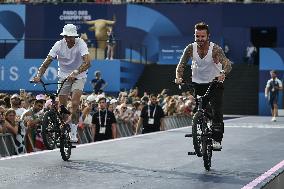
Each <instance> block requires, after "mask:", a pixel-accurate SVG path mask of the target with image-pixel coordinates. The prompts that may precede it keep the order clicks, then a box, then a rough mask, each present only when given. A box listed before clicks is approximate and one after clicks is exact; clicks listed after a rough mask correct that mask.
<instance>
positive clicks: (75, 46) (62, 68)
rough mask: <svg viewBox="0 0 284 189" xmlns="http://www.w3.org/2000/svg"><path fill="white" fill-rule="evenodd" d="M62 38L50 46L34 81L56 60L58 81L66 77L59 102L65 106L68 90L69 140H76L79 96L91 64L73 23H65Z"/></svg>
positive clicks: (37, 80)
mask: <svg viewBox="0 0 284 189" xmlns="http://www.w3.org/2000/svg"><path fill="white" fill-rule="evenodd" d="M60 35H61V36H63V39H61V40H59V41H57V42H56V43H55V44H54V46H53V47H52V48H51V50H50V52H49V54H48V56H47V58H46V59H45V60H44V61H43V63H42V65H41V66H40V68H39V69H38V73H37V75H36V77H34V78H33V81H34V82H40V78H41V77H42V75H43V74H44V72H45V71H46V69H47V68H48V66H49V65H50V63H51V62H52V61H53V59H55V58H57V60H58V67H59V68H58V77H59V82H60V81H63V80H64V79H66V78H67V82H65V84H64V85H63V87H62V89H61V91H60V93H59V102H60V104H61V105H64V106H65V107H66V105H67V100H68V96H69V94H70V92H71V93H72V97H71V102H72V108H71V118H70V120H71V122H72V123H71V124H70V126H71V141H73V142H76V141H78V139H77V126H78V122H79V103H80V97H81V95H82V91H83V88H84V85H85V82H86V78H87V70H88V68H89V67H90V66H91V63H90V58H89V51H88V47H87V44H86V43H85V42H84V40H83V39H81V38H79V37H78V36H79V35H78V33H77V28H76V26H75V25H73V24H66V25H65V26H64V28H63V32H62V33H61V34H60Z"/></svg>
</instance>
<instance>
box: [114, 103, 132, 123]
mask: <svg viewBox="0 0 284 189" xmlns="http://www.w3.org/2000/svg"><path fill="white" fill-rule="evenodd" d="M118 111H119V113H118V115H117V118H118V119H119V120H121V121H122V122H123V123H125V124H127V125H129V124H130V123H131V118H132V115H133V113H132V111H131V109H129V108H128V107H127V104H126V103H122V104H121V105H120V106H119V109H118Z"/></svg>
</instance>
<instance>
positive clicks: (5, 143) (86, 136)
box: [0, 116, 192, 157]
mask: <svg viewBox="0 0 284 189" xmlns="http://www.w3.org/2000/svg"><path fill="white" fill-rule="evenodd" d="M191 121H192V119H191V118H190V117H188V116H167V117H165V118H164V119H163V125H164V127H165V130H169V129H175V128H180V127H186V126H190V125H191ZM141 131H142V129H141V128H140V131H139V133H138V134H140V133H141ZM134 134H135V127H134V126H133V125H131V124H126V123H124V122H122V121H117V137H118V138H120V137H128V136H132V135H134ZM26 138H27V140H29V141H26V142H29V143H31V140H30V138H29V137H26ZM78 139H79V143H81V144H84V143H90V142H93V136H92V128H91V127H90V126H89V125H84V126H83V127H79V129H78ZM32 149H33V150H34V147H33V146H32ZM34 151H36V150H34ZM24 152H25V153H26V149H24ZM0 154H1V157H5V156H11V155H17V154H19V152H18V151H17V146H16V144H15V141H14V138H13V135H12V134H10V133H6V134H0Z"/></svg>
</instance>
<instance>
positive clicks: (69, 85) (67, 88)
mask: <svg viewBox="0 0 284 189" xmlns="http://www.w3.org/2000/svg"><path fill="white" fill-rule="evenodd" d="M63 80H64V79H63V78H59V83H61V82H62V81H63ZM86 80H87V79H86V78H81V79H77V80H75V81H74V82H72V81H66V82H65V83H64V85H63V87H62V88H61V90H60V92H59V95H69V94H70V92H73V91H74V90H79V91H83V89H84V86H85V83H86ZM60 86H61V84H58V89H57V90H59V89H60Z"/></svg>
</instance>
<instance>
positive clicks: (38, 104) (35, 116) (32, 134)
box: [21, 100, 44, 152]
mask: <svg viewBox="0 0 284 189" xmlns="http://www.w3.org/2000/svg"><path fill="white" fill-rule="evenodd" d="M43 106H44V100H35V101H34V103H33V106H32V107H31V108H30V109H28V110H27V111H25V112H24V113H23V115H22V117H21V120H22V121H23V122H24V125H25V127H26V128H27V134H26V137H27V139H28V140H27V141H28V142H29V143H27V152H32V151H33V150H34V148H35V144H36V135H37V134H38V133H37V129H38V128H39V127H40V124H41V118H42V114H43V113H42V109H43ZM40 137H41V136H40Z"/></svg>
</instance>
